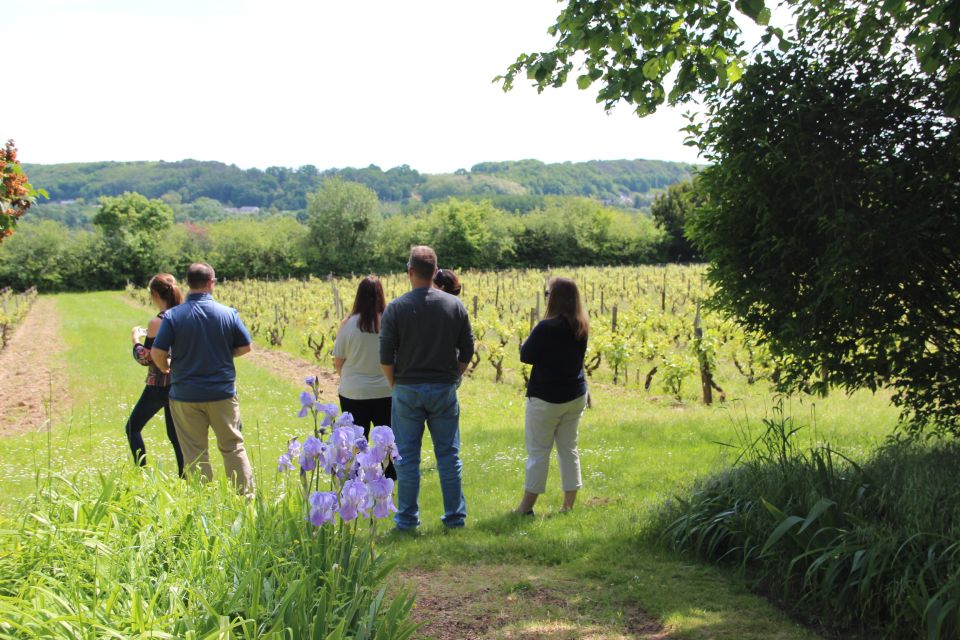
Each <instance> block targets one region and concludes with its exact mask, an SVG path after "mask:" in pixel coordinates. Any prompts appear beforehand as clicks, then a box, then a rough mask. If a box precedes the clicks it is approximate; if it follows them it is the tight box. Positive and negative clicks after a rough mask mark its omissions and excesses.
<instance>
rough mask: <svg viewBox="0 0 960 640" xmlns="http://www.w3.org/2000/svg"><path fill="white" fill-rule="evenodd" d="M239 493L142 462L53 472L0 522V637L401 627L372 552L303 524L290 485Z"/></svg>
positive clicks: (276, 634) (366, 633)
mask: <svg viewBox="0 0 960 640" xmlns="http://www.w3.org/2000/svg"><path fill="white" fill-rule="evenodd" d="M289 489H290V491H288V492H287V493H285V494H284V493H281V494H280V495H279V497H278V498H277V499H276V500H271V501H267V500H265V499H262V498H258V499H257V500H256V501H255V502H253V503H250V504H247V503H245V502H244V500H243V499H242V498H238V497H237V496H235V495H233V492H232V490H231V489H230V488H229V487H227V486H226V483H221V484H220V485H213V486H209V487H203V488H201V487H200V486H197V485H196V484H193V483H181V482H178V481H177V480H176V479H175V478H170V477H167V476H165V475H163V474H162V473H160V472H159V471H157V470H155V469H152V470H148V471H147V472H146V473H143V472H141V471H140V470H134V469H133V468H132V467H131V468H130V469H129V470H128V471H127V472H126V473H122V474H121V473H117V472H112V473H108V474H104V475H101V476H100V478H99V482H97V483H95V484H93V485H92V486H84V485H77V484H75V483H74V482H72V481H70V480H67V479H65V478H54V479H52V480H51V481H50V482H49V485H48V486H47V487H46V490H45V491H44V492H43V493H42V495H39V496H37V497H35V499H34V500H32V501H29V502H26V503H24V504H23V505H22V506H21V507H20V508H19V509H18V510H17V512H16V513H15V514H13V515H12V517H11V518H10V519H9V520H7V521H6V522H5V523H4V524H5V526H4V527H3V530H2V531H0V638H71V639H72V638H93V637H117V638H119V637H134V636H144V635H149V636H151V637H170V638H174V637H176V638H204V637H214V636H215V637H236V638H276V639H278V640H279V639H283V638H289V637H297V638H300V637H318V638H330V639H339V638H371V639H372V638H384V639H386V638H391V639H392V638H409V637H410V636H411V634H412V632H413V631H414V629H415V627H414V626H413V625H412V624H411V623H410V622H409V620H408V616H409V612H410V608H411V605H412V599H411V598H409V597H408V596H407V595H405V594H403V593H401V594H399V595H398V596H397V597H396V599H394V600H393V602H392V603H391V602H390V600H389V599H387V598H386V596H385V592H384V590H383V589H382V586H381V585H382V582H383V580H384V578H385V576H386V574H387V572H388V571H389V565H388V564H386V563H385V562H384V558H383V556H377V555H375V553H374V551H373V548H372V547H370V546H369V545H368V543H367V542H366V541H365V540H363V538H364V536H363V535H362V534H358V533H357V531H356V527H341V528H340V529H339V530H335V529H334V528H333V527H324V528H322V529H319V530H318V529H314V528H313V527H312V526H311V525H310V524H309V523H307V522H306V521H305V517H304V516H305V514H304V510H303V499H302V497H301V496H300V495H299V493H300V492H301V491H302V489H301V488H300V486H299V482H294V483H291V486H290V487H289Z"/></svg>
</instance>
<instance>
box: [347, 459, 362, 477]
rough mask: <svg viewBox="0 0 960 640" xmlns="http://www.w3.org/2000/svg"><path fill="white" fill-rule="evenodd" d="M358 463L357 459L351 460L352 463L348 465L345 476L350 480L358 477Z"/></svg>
mask: <svg viewBox="0 0 960 640" xmlns="http://www.w3.org/2000/svg"><path fill="white" fill-rule="evenodd" d="M360 470H361V469H360V463H359V462H357V460H354V461H353V464H352V465H350V472H349V473H347V478H348V479H350V480H356V479H358V478H360Z"/></svg>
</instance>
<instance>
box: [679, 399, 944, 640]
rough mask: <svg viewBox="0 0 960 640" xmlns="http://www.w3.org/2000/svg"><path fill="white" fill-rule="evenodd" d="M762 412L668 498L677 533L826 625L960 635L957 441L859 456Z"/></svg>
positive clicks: (886, 633)
mask: <svg viewBox="0 0 960 640" xmlns="http://www.w3.org/2000/svg"><path fill="white" fill-rule="evenodd" d="M765 424H766V427H767V428H766V431H765V432H764V433H763V434H762V435H761V436H760V437H759V438H757V439H756V440H754V441H752V442H750V443H749V444H748V445H747V446H746V447H745V448H744V450H743V452H742V454H741V456H740V458H739V459H738V460H737V462H736V464H735V465H734V467H733V468H732V469H730V470H727V471H724V472H721V473H718V474H716V475H713V476H711V477H709V478H707V479H705V480H702V481H700V482H699V483H698V484H697V485H695V486H694V488H693V489H692V491H691V492H690V494H689V495H688V496H686V497H684V498H682V499H680V500H679V501H677V502H674V503H673V504H671V505H670V506H668V507H667V508H665V509H664V510H663V512H662V513H661V514H660V519H661V523H662V527H663V531H664V536H665V538H666V539H667V540H668V541H669V542H670V544H671V545H672V546H674V547H676V548H680V549H690V550H693V551H694V552H696V553H697V554H699V555H700V556H702V557H704V558H707V559H709V560H712V561H717V562H722V563H731V564H736V565H739V566H740V567H742V568H744V569H745V570H746V571H747V573H748V575H750V576H751V577H753V578H754V579H755V580H756V582H757V585H758V586H759V587H760V588H761V589H763V590H766V591H768V592H770V593H771V594H773V595H774V596H775V597H777V598H778V599H780V600H781V601H782V602H783V603H784V604H786V605H787V606H788V608H791V609H793V610H794V611H795V612H796V613H798V614H800V615H802V616H803V617H805V618H806V619H807V620H809V621H811V622H813V623H815V624H817V625H819V626H824V627H828V628H832V629H837V630H842V631H845V632H861V633H864V634H866V635H868V636H869V637H881V636H882V637H888V638H904V637H925V638H928V639H930V640H936V639H940V638H944V639H945V638H957V637H960V486H958V484H957V481H956V478H957V469H958V468H960V444H958V443H957V442H955V441H951V442H941V443H937V444H935V445H932V446H930V445H922V444H919V443H916V442H896V441H891V442H890V443H888V444H887V445H886V446H884V447H881V448H880V449H878V450H877V451H875V452H873V453H871V454H869V455H868V456H866V457H865V459H864V460H863V461H862V462H861V463H858V462H856V461H854V460H851V459H849V458H847V457H845V456H844V455H842V454H841V453H839V452H837V451H836V450H834V449H832V448H831V447H829V446H813V447H801V446H800V445H798V444H797V443H796V439H797V433H798V432H799V430H800V429H799V428H798V427H795V426H793V424H792V422H791V421H790V419H789V418H787V417H784V416H783V415H782V413H781V414H780V415H779V416H775V417H774V418H771V419H768V420H766V421H765Z"/></svg>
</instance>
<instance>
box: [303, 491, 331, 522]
mask: <svg viewBox="0 0 960 640" xmlns="http://www.w3.org/2000/svg"><path fill="white" fill-rule="evenodd" d="M309 502H310V523H311V524H313V526H315V527H319V526H320V525H322V524H325V523H327V522H332V521H333V514H334V512H335V511H336V510H337V494H335V493H333V492H331V491H314V492H313V493H311V494H310V498H309Z"/></svg>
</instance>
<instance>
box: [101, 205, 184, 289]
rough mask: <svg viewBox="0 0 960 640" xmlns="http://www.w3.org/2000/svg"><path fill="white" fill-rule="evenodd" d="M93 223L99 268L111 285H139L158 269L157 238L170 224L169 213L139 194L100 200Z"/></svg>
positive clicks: (167, 209)
mask: <svg viewBox="0 0 960 640" xmlns="http://www.w3.org/2000/svg"><path fill="white" fill-rule="evenodd" d="M93 223H94V224H95V225H96V226H97V227H99V228H100V229H101V230H102V231H103V235H104V241H105V242H106V252H105V253H104V254H103V256H102V259H103V262H102V263H101V264H102V265H103V270H104V271H105V272H106V273H107V274H109V281H110V282H111V284H112V285H114V286H117V285H120V284H122V283H124V282H127V281H133V282H143V281H145V280H146V279H148V278H150V276H152V275H153V274H154V273H156V272H157V270H158V269H159V267H160V263H161V260H162V256H161V254H160V248H159V247H160V236H161V233H162V232H163V231H165V230H166V229H167V228H169V227H170V226H171V225H172V224H173V209H171V208H170V206H169V205H167V204H165V203H164V202H162V201H160V200H148V199H147V198H146V197H144V196H142V195H140V194H139V193H124V194H123V195H121V196H117V197H109V196H103V197H101V198H100V210H99V211H98V212H97V215H95V216H94V218H93Z"/></svg>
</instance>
